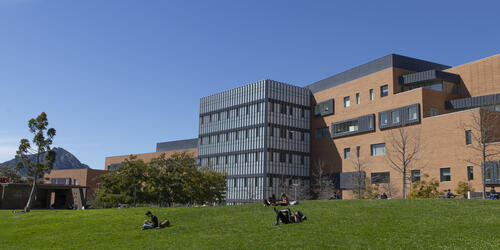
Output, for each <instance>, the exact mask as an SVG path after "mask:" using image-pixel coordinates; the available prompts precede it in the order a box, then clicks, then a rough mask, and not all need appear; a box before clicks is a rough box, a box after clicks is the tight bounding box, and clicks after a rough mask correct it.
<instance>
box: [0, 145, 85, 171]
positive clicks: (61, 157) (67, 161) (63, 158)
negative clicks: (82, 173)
mask: <svg viewBox="0 0 500 250" xmlns="http://www.w3.org/2000/svg"><path fill="white" fill-rule="evenodd" d="M53 150H54V151H56V161H55V162H54V168H53V169H77V168H89V166H87V165H85V164H83V163H81V162H80V161H79V160H78V158H76V157H75V156H74V155H73V154H71V153H70V152H68V151H66V150H65V149H64V148H53ZM29 157H30V159H31V160H35V156H34V155H31V156H29ZM16 164H17V160H16V159H12V160H10V161H6V162H4V163H0V165H4V166H7V167H9V168H12V169H16ZM26 172H27V171H26V169H23V170H21V171H19V173H20V174H21V175H23V176H26Z"/></svg>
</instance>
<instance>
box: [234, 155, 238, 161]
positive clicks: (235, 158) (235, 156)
mask: <svg viewBox="0 0 500 250" xmlns="http://www.w3.org/2000/svg"><path fill="white" fill-rule="evenodd" d="M234 163H238V155H234Z"/></svg>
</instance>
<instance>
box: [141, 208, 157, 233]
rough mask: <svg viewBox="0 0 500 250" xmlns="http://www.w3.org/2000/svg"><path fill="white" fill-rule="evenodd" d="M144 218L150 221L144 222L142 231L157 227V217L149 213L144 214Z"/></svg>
mask: <svg viewBox="0 0 500 250" xmlns="http://www.w3.org/2000/svg"><path fill="white" fill-rule="evenodd" d="M146 216H148V217H149V218H151V221H148V220H145V221H144V225H142V229H143V230H144V229H153V228H157V227H158V217H156V216H155V215H154V214H152V213H151V211H147V212H146Z"/></svg>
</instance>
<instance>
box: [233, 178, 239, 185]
mask: <svg viewBox="0 0 500 250" xmlns="http://www.w3.org/2000/svg"><path fill="white" fill-rule="evenodd" d="M237 181H238V179H236V178H234V182H233V187H236V184H237Z"/></svg>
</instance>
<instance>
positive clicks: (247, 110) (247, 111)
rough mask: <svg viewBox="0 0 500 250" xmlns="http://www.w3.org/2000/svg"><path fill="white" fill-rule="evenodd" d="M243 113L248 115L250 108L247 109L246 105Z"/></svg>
mask: <svg viewBox="0 0 500 250" xmlns="http://www.w3.org/2000/svg"><path fill="white" fill-rule="evenodd" d="M245 111H246V114H247V115H248V114H249V113H250V107H248V105H247V106H245Z"/></svg>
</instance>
